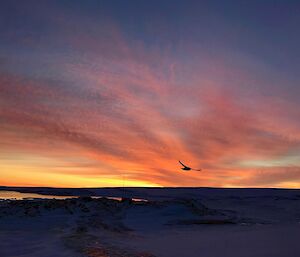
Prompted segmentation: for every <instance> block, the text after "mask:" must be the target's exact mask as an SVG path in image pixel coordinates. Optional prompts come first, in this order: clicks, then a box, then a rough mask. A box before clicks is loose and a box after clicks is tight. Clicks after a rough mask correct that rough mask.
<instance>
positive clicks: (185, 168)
mask: <svg viewBox="0 0 300 257" xmlns="http://www.w3.org/2000/svg"><path fill="white" fill-rule="evenodd" d="M179 163H180V164H181V165H182V166H183V168H181V169H182V170H196V171H201V170H202V169H193V168H191V167H189V166H186V165H185V164H183V163H182V162H181V161H179Z"/></svg>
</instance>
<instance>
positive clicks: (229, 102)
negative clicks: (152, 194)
mask: <svg viewBox="0 0 300 257" xmlns="http://www.w3.org/2000/svg"><path fill="white" fill-rule="evenodd" d="M299 27H300V2H299V1H270V0H267V1H173V0H172V1H171V0H170V1H168V0H160V1H156V0H151V1H138V0H136V1H135V0H128V1H116V0H112V1H108V0H107V1H91V0H87V1H44V0H43V1H38V0H36V1H11V0H7V1H1V7H0V185H7V186H55V187H102V186H123V185H124V186H214V187H283V188H297V187H300V77H299V74H300V47H299V46H300V33H299ZM178 160H182V161H183V162H185V163H187V164H189V165H190V166H192V167H195V168H202V169H203V171H201V172H199V171H188V172H184V171H182V170H181V169H180V165H179V163H178Z"/></svg>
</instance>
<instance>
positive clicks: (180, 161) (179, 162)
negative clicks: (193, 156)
mask: <svg viewBox="0 0 300 257" xmlns="http://www.w3.org/2000/svg"><path fill="white" fill-rule="evenodd" d="M179 163H180V164H181V165H182V166H183V167H185V168H188V167H187V166H185V165H184V164H183V163H182V162H181V161H179Z"/></svg>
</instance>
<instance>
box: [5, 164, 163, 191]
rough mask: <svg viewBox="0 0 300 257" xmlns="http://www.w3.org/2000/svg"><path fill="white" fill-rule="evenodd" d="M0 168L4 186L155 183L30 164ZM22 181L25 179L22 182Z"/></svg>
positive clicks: (150, 184) (84, 185)
mask: <svg viewBox="0 0 300 257" xmlns="http://www.w3.org/2000/svg"><path fill="white" fill-rule="evenodd" d="M0 170H1V171H3V173H5V174H6V176H5V177H1V180H0V185H6V186H46V187H122V186H125V187H155V186H160V185H159V184H157V183H151V182H148V181H142V180H132V179H127V178H124V179H123V178H117V177H116V176H107V175H105V176H99V175H98V176H93V177H85V176H84V171H83V172H82V174H80V175H74V174H64V173H59V174H58V173H53V171H52V170H51V169H47V168H43V170H42V171H41V168H40V167H30V166H21V165H20V166H18V165H5V164H2V163H1V164H0ZM24 181H26V182H25V183H24Z"/></svg>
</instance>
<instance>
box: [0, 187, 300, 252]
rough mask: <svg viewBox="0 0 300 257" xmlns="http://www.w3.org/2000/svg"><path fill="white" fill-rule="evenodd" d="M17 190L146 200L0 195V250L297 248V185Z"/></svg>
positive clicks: (299, 203) (299, 223)
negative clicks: (2, 197)
mask: <svg viewBox="0 0 300 257" xmlns="http://www.w3.org/2000/svg"><path fill="white" fill-rule="evenodd" d="M5 190H10V189H9V188H5ZM11 190H12V189H11ZM14 190H15V188H14ZM24 190H25V191H26V190H27V191H26V192H30V193H47V194H49V192H50V193H51V194H53V195H54V194H56V195H58V194H60V193H61V194H62V192H60V191H59V190H61V191H63V195H94V196H95V195H98V196H99V195H107V196H115V197H118V196H124V195H125V196H127V197H135V198H142V199H146V200H148V201H146V202H138V201H137V202H132V201H129V200H126V201H123V202H120V201H118V200H112V199H106V198H98V199H97V198H96V199H95V198H93V199H92V198H89V197H81V198H77V199H65V200H54V199H53V200H52V199H40V200H38V199H35V200H22V201H11V200H3V201H0V256H1V257H52V256H53V257H82V256H86V257H105V256H108V257H121V256H122V257H129V256H130V257H146V256H148V257H151V256H156V257H202V256H203V257H226V256H228V257H252V256H253V257H254V256H255V257H299V256H300V244H299V238H300V190H275V189H210V188H185V189H183V188H174V189H171V188H166V189H163V188H155V189H147V188H127V189H126V190H125V192H124V190H123V189H83V191H81V193H78V192H80V189H70V190H69V191H68V190H67V189H53V190H51V189H42V188H39V189H32V190H33V191H30V189H24ZM28 190H29V191H28ZM21 191H22V190H21Z"/></svg>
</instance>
